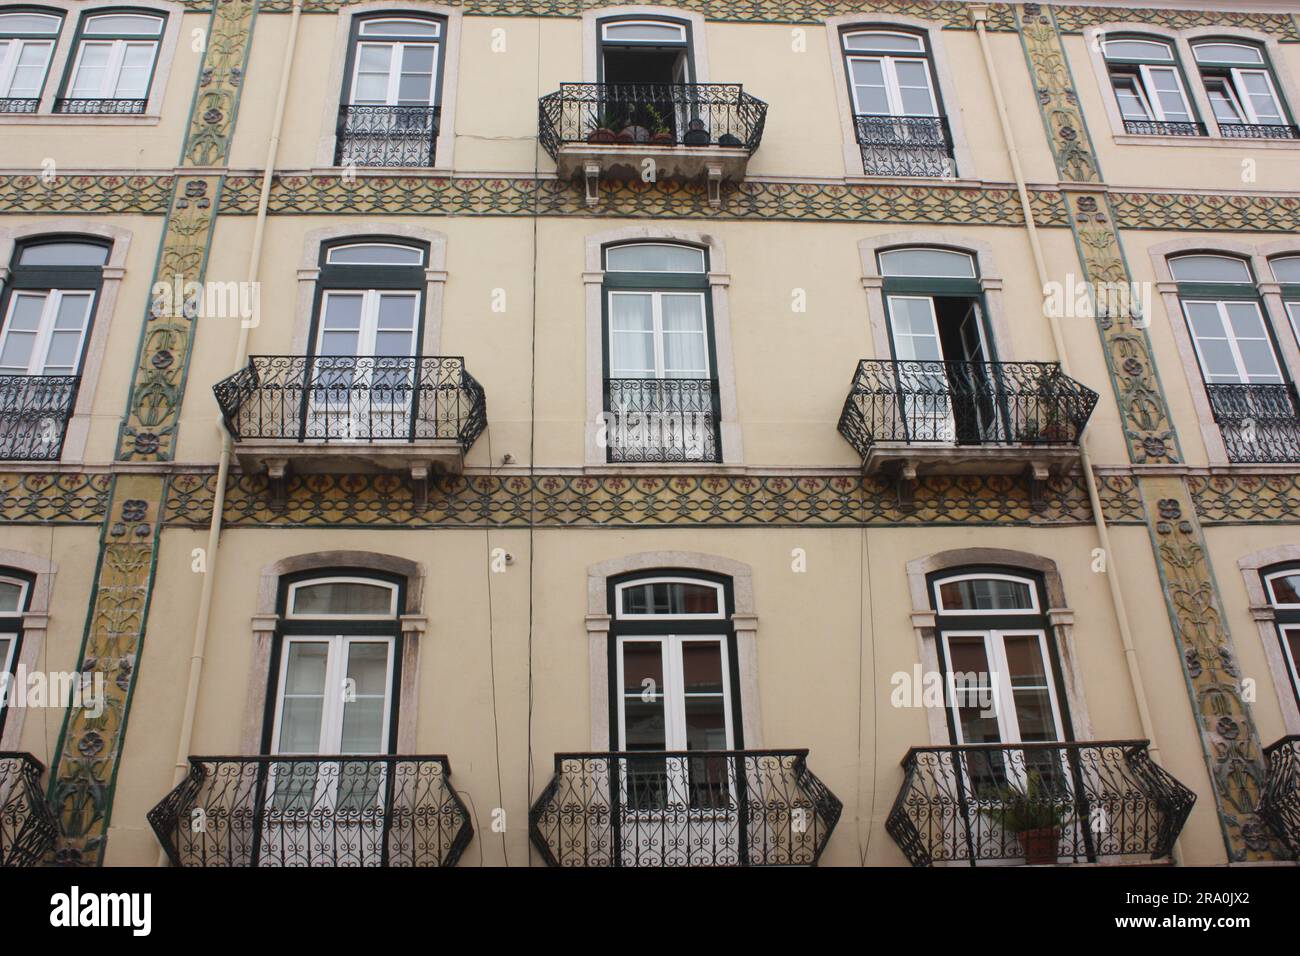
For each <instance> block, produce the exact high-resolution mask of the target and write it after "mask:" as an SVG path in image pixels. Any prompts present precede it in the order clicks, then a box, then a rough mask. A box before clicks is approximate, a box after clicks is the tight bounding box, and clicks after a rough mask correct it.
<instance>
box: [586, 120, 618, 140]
mask: <svg viewBox="0 0 1300 956" xmlns="http://www.w3.org/2000/svg"><path fill="white" fill-rule="evenodd" d="M617 125H618V120H616V119H615V118H614V117H613V115H612V114H610V113H598V114H597V115H596V116H594V117H593V118H592V119H591V122H590V124H589V125H588V127H587V142H588V143H612V142H614V140H615V138H616V137H617V135H618V134H617V133H615V132H614V127H615V126H617Z"/></svg>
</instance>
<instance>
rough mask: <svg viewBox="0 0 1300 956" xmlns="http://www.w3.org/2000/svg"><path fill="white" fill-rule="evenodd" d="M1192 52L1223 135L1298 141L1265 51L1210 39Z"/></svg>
mask: <svg viewBox="0 0 1300 956" xmlns="http://www.w3.org/2000/svg"><path fill="white" fill-rule="evenodd" d="M1192 50H1193V53H1194V55H1195V57H1196V63H1197V66H1198V67H1199V69H1200V72H1201V81H1202V82H1203V83H1204V84H1205V92H1206V95H1207V96H1208V97H1209V99H1210V106H1211V107H1212V108H1213V110H1214V118H1215V119H1216V120H1217V121H1218V123H1219V132H1220V133H1221V134H1223V135H1224V136H1229V137H1239V138H1255V139H1294V138H1295V136H1296V131H1295V128H1294V127H1293V126H1291V125H1290V121H1289V118H1288V116H1287V114H1286V111H1285V109H1284V107H1283V105H1282V99H1281V97H1280V96H1279V95H1278V92H1277V84H1276V82H1275V81H1274V78H1273V74H1272V70H1271V69H1270V68H1269V66H1268V63H1267V62H1266V60H1265V57H1264V51H1263V49H1261V48H1260V47H1258V46H1255V45H1254V44H1249V43H1234V42H1229V41H1227V40H1211V41H1207V42H1203V43H1196V44H1194V45H1193V47H1192Z"/></svg>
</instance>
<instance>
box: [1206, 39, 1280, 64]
mask: <svg viewBox="0 0 1300 956" xmlns="http://www.w3.org/2000/svg"><path fill="white" fill-rule="evenodd" d="M1192 52H1193V54H1194V55H1195V56H1196V62H1197V63H1209V64H1214V65H1220V64H1222V65H1231V66H1261V65H1263V63H1264V51H1263V50H1261V49H1260V48H1259V46H1257V45H1256V44H1253V43H1242V42H1239V41H1229V40H1206V41H1202V42H1200V43H1193V44H1192Z"/></svg>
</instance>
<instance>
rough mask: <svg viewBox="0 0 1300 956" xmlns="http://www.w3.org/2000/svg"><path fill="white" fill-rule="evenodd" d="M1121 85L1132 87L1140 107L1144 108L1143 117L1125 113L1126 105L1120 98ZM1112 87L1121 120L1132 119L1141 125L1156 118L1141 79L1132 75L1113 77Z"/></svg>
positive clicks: (1125, 74) (1124, 74)
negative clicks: (1144, 121)
mask: <svg viewBox="0 0 1300 956" xmlns="http://www.w3.org/2000/svg"><path fill="white" fill-rule="evenodd" d="M1121 83H1122V84H1124V85H1125V86H1130V87H1132V92H1133V95H1134V96H1135V97H1136V98H1137V101H1138V105H1139V106H1141V107H1142V114H1143V115H1142V116H1140V117H1136V116H1129V115H1127V114H1126V113H1125V112H1124V104H1123V102H1122V101H1121V100H1120V98H1119V84H1121ZM1110 85H1111V89H1112V90H1113V91H1114V93H1115V105H1116V106H1117V107H1119V115H1120V118H1121V119H1126V120H1127V119H1131V120H1134V121H1135V122H1139V123H1140V122H1142V121H1143V120H1147V121H1150V120H1154V119H1155V118H1156V115H1155V113H1154V112H1153V111H1152V109H1151V102H1150V100H1148V99H1147V91H1146V86H1145V84H1144V83H1143V82H1142V79H1141V78H1140V77H1138V76H1135V75H1133V74H1132V73H1121V74H1119V75H1118V76H1115V75H1112V76H1111V78H1110Z"/></svg>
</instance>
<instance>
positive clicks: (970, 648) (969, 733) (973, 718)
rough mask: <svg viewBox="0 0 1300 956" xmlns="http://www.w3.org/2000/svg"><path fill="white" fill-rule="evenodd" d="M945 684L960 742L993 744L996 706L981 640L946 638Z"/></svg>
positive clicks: (998, 739)
mask: <svg viewBox="0 0 1300 956" xmlns="http://www.w3.org/2000/svg"><path fill="white" fill-rule="evenodd" d="M946 643H947V648H948V684H949V690H950V692H951V694H952V699H953V701H954V703H955V704H956V708H957V720H958V723H959V726H960V727H961V735H962V741H963V742H964V743H968V744H978V743H997V742H998V741H1000V740H1001V739H1002V738H1001V734H1000V733H999V731H998V721H997V703H996V698H995V697H994V695H993V690H992V684H991V682H990V677H989V664H988V657H987V655H986V654H985V651H984V638H983V637H981V636H960V637H952V636H950V637H948V639H947V642H946Z"/></svg>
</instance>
